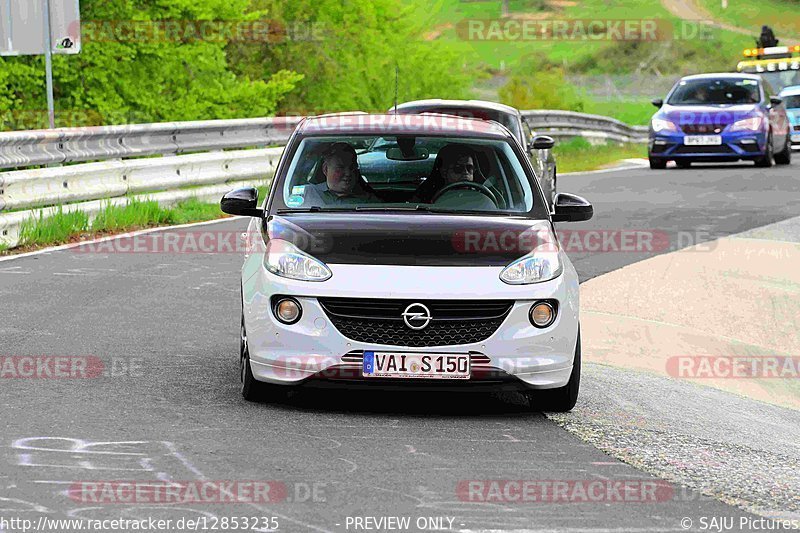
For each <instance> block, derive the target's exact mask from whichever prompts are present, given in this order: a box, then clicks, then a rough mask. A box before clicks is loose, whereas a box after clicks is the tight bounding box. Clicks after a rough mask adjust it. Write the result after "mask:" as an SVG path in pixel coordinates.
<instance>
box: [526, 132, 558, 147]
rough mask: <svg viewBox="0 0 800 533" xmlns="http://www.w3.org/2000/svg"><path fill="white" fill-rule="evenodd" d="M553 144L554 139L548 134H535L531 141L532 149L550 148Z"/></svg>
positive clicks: (554, 143)
mask: <svg viewBox="0 0 800 533" xmlns="http://www.w3.org/2000/svg"><path fill="white" fill-rule="evenodd" d="M555 145H556V141H555V140H553V138H552V137H550V136H549V135H537V136H535V137H534V138H533V141H532V142H531V146H533V149H534V150H551V149H552V148H553V146H555Z"/></svg>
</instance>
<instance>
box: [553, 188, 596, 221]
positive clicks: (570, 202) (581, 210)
mask: <svg viewBox="0 0 800 533" xmlns="http://www.w3.org/2000/svg"><path fill="white" fill-rule="evenodd" d="M593 215H594V208H593V207H592V204H590V203H589V202H587V201H586V200H585V199H583V198H581V197H580V196H576V195H574V194H569V193H566V192H560V193H558V194H556V201H555V207H554V208H553V215H552V219H553V222H580V221H581V220H589V219H590V218H592V216H593Z"/></svg>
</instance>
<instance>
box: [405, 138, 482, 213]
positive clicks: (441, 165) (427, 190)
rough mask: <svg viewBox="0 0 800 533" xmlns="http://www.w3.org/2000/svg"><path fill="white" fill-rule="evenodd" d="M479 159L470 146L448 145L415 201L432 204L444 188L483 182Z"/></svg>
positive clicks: (439, 154) (439, 156) (416, 194)
mask: <svg viewBox="0 0 800 533" xmlns="http://www.w3.org/2000/svg"><path fill="white" fill-rule="evenodd" d="M477 161H478V158H477V157H475V153H474V152H473V151H472V149H471V148H470V147H469V146H464V145H463V144H448V145H446V146H444V147H442V149H441V150H439V153H438V154H436V161H435V162H434V163H433V170H432V171H431V175H430V177H429V178H428V179H426V180H425V183H423V184H422V185H420V186H419V188H418V189H417V192H416V193H415V194H414V200H415V201H419V202H425V203H431V202H432V201H433V198H434V197H435V196H436V193H437V192H439V190H441V189H442V188H443V187H445V186H447V185H450V184H453V183H458V182H461V181H476V180H475V177H476V175H477V176H478V180H477V181H478V182H483V181H484V180H483V176H481V174H480V169H479V168H478V166H477Z"/></svg>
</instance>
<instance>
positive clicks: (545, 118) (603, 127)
mask: <svg viewBox="0 0 800 533" xmlns="http://www.w3.org/2000/svg"><path fill="white" fill-rule="evenodd" d="M522 116H523V117H525V120H526V121H527V122H528V125H529V126H530V127H531V129H533V130H535V131H536V133H542V134H545V135H550V136H552V137H555V138H557V139H563V138H572V137H585V138H586V139H588V140H589V141H595V142H608V141H616V142H633V143H644V142H647V129H648V128H647V126H629V125H628V124H625V123H624V122H621V121H619V120H616V119H613V118H609V117H604V116H601V115H590V114H587V113H576V112H574V111H555V110H553V111H544V110H535V111H522Z"/></svg>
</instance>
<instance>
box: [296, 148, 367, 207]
mask: <svg viewBox="0 0 800 533" xmlns="http://www.w3.org/2000/svg"><path fill="white" fill-rule="evenodd" d="M321 170H322V175H323V176H324V177H325V181H323V182H321V183H316V184H313V185H309V186H308V187H307V190H306V201H308V202H310V203H312V205H313V204H316V205H331V204H361V203H370V202H379V201H380V199H379V198H378V197H377V196H375V195H374V194H373V193H372V192H371V191H370V190H368V189H367V185H366V184H365V183H364V179H363V178H362V177H361V172H360V171H359V168H358V156H357V155H356V151H355V149H354V148H353V147H352V146H351V145H349V144H348V143H345V142H337V143H334V144H333V145H332V146H331V147H330V148H329V149H328V151H327V152H325V154H323V156H322V168H321Z"/></svg>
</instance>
